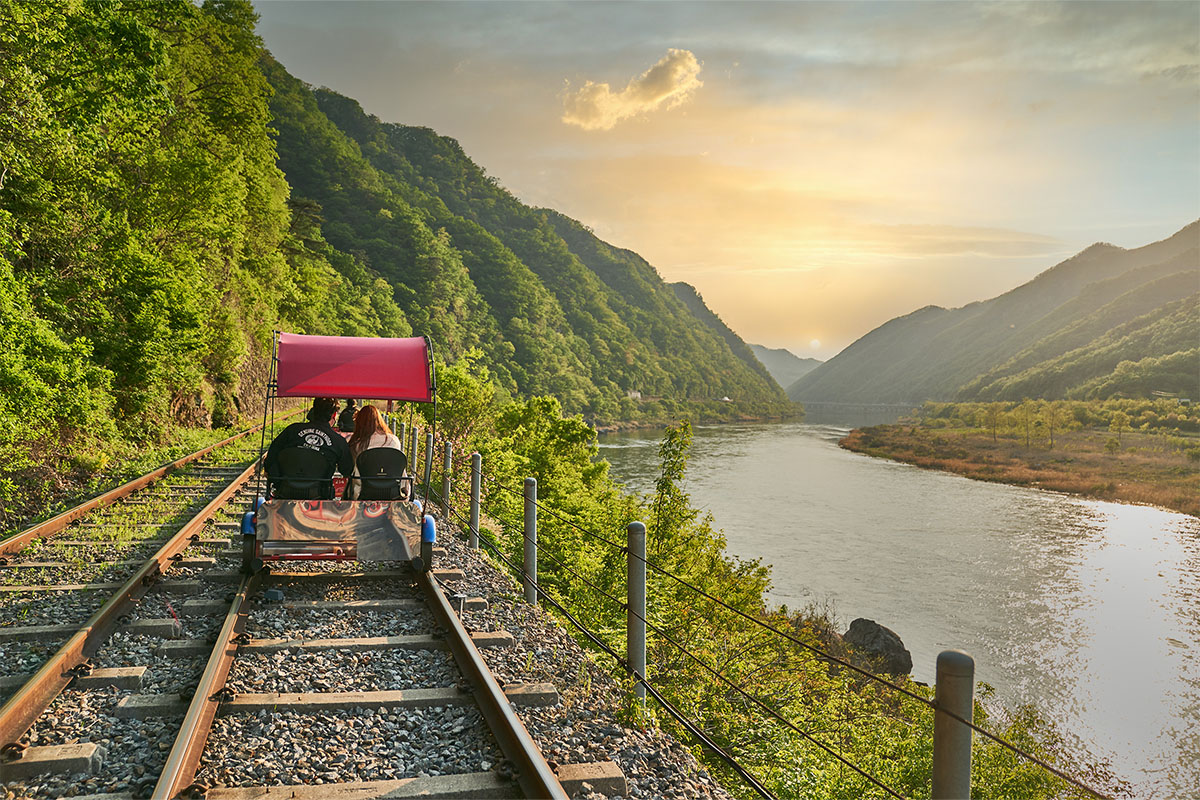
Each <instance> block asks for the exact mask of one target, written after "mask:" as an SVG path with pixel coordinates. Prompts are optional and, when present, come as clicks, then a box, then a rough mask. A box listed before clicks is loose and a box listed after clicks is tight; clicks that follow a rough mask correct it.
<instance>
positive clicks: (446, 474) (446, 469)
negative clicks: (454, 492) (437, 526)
mask: <svg viewBox="0 0 1200 800" xmlns="http://www.w3.org/2000/svg"><path fill="white" fill-rule="evenodd" d="M451 448H452V445H451V444H450V440H449V439H447V440H446V444H445V446H444V447H443V448H442V519H449V518H450V457H451V455H452V450H451Z"/></svg>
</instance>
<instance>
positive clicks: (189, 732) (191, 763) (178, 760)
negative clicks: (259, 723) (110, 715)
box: [150, 572, 265, 800]
mask: <svg viewBox="0 0 1200 800" xmlns="http://www.w3.org/2000/svg"><path fill="white" fill-rule="evenodd" d="M264 576H265V573H263V572H259V573H256V574H254V575H252V576H245V577H243V578H242V584H241V586H240V587H238V591H237V594H235V595H234V598H233V602H232V603H231V604H230V606H229V612H228V613H227V614H226V615H225V624H224V625H222V626H221V632H220V634H218V635H217V643H216V645H215V646H214V647H213V651H212V655H210V656H209V658H208V664H207V666H205V668H204V674H203V675H202V676H201V677H200V685H199V686H197V687H196V691H195V693H194V694H193V695H192V702H191V704H190V705H188V710H187V714H186V716H184V718H183V725H182V727H180V729H179V735H178V736H177V737H176V739H175V744H174V746H172V747H171V752H170V754H169V755H168V756H167V763H166V764H165V765H164V766H163V771H162V774H160V775H159V777H158V783H157V784H156V785H155V787H154V792H153V793H152V794H151V795H150V797H151V798H153V800H171V798H174V797H179V796H180V795H181V794H182V793H183V792H184V790H185V789H187V787H189V786H191V785H192V782H193V781H194V780H195V778H196V771H197V770H198V769H199V768H200V758H201V756H203V755H204V745H205V744H206V743H207V742H208V734H209V731H210V730H211V729H212V723H213V720H214V719H215V718H216V716H217V710H218V708H219V706H220V705H221V695H220V694H219V692H220V691H221V690H222V689H223V688H224V687H225V681H226V679H227V678H228V677H229V670H230V668H231V667H232V666H233V659H234V657H235V656H236V655H237V649H238V644H239V641H238V636H239V634H241V632H242V629H243V628H244V627H245V625H246V604H247V602H248V601H249V598H250V595H251V594H253V593H254V591H255V590H256V589H257V588H258V586H259V584H260V583H261V582H262V580H263V578H264Z"/></svg>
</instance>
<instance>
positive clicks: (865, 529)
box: [600, 423, 1200, 798]
mask: <svg viewBox="0 0 1200 800" xmlns="http://www.w3.org/2000/svg"><path fill="white" fill-rule="evenodd" d="M847 432H848V429H847V428H839V427H836V426H830V425H813V424H804V423H784V424H747V425H721V426H710V427H700V428H697V429H696V431H695V439H694V443H693V447H692V451H691V459H690V461H689V464H688V478H687V481H686V484H685V489H686V490H687V491H688V492H689V493H690V495H691V497H692V503H693V505H695V506H697V507H699V508H702V509H705V510H707V511H709V512H711V514H712V516H713V518H714V523H715V527H718V528H721V529H723V530H724V532H725V535H726V537H727V539H728V549H729V551H730V552H731V553H732V554H734V555H736V556H739V557H743V558H759V559H762V560H763V562H764V563H769V564H771V565H772V578H773V587H772V590H771V593H770V599H771V600H772V601H774V602H776V603H781V604H787V605H788V606H789V607H794V608H795V607H801V606H804V605H806V604H809V603H815V604H817V605H818V606H822V607H829V608H831V609H832V610H833V612H834V614H835V616H836V618H837V619H839V620H840V621H841V623H842V627H841V628H840V630H845V629H846V628H847V627H848V626H849V622H850V620H852V619H854V618H855V617H867V618H869V619H873V620H875V621H877V622H879V623H880V624H882V625H886V626H887V627H889V628H891V629H892V630H894V631H896V632H897V633H898V634H899V635H900V637H901V638H902V639H903V640H904V643H905V646H906V647H908V649H909V651H910V652H911V653H912V656H913V665H914V666H913V676H914V677H915V678H916V679H918V680H922V681H926V682H929V683H932V682H933V672H934V664H935V659H936V658H937V654H938V652H940V651H941V650H944V649H948V648H957V649H961V650H965V651H966V652H968V653H970V654H971V655H972V656H973V657H974V659H975V664H976V667H975V668H976V680H977V681H985V682H987V683H989V684H991V685H992V686H993V687H995V689H996V695H997V698H998V699H999V700H1000V701H1002V702H1003V703H1004V704H1006V705H1010V706H1011V705H1013V704H1015V703H1026V702H1030V703H1034V704H1036V705H1037V707H1038V708H1039V709H1041V710H1042V712H1043V713H1044V714H1046V715H1047V716H1049V717H1051V718H1052V719H1054V720H1055V721H1056V722H1057V723H1059V725H1060V726H1061V729H1062V730H1064V731H1065V732H1066V733H1067V735H1068V737H1069V738H1071V739H1072V740H1073V741H1076V742H1077V743H1078V744H1079V746H1081V747H1084V748H1086V750H1087V751H1088V752H1090V753H1091V754H1092V755H1093V756H1095V757H1099V758H1102V759H1108V760H1109V761H1110V762H1111V764H1112V766H1113V768H1114V771H1115V772H1116V773H1117V774H1118V775H1120V776H1121V777H1123V778H1125V779H1126V780H1128V781H1130V782H1131V783H1132V784H1133V786H1134V790H1135V792H1136V794H1137V796H1139V797H1163V798H1196V797H1200V520H1198V519H1196V518H1194V517H1189V516H1185V515H1182V514H1177V513H1174V512H1169V511H1163V510H1161V509H1156V508H1149V507H1144V506H1130V505H1120V504H1116V503H1107V502H1099V501H1092V500H1082V499H1078V498H1074V497H1070V496H1067V495H1063V494H1057V493H1053V492H1044V491H1039V490H1035V489H1024V488H1020V487H1013V486H1005V485H1002V484H992V483H984V482H981V481H973V480H970V479H967V478H962V477H958V476H955V475H949V474H946V473H940V472H934V471H930V470H922V469H918V468H916V467H911V466H907V465H904V464H897V463H894V462H890V461H886V460H883V459H876V458H871V457H868V456H863V455H859V454H856V453H851V452H849V451H846V450H843V449H841V448H839V447H838V446H837V440H838V439H839V438H841V436H844V435H845V434H846V433H847ZM660 435H661V431H635V432H632V433H629V432H626V433H618V434H607V435H603V436H601V437H600V454H601V456H602V457H603V458H605V459H607V460H608V461H609V462H610V463H611V464H612V474H613V476H614V477H615V478H616V479H617V480H619V481H621V482H622V483H625V484H626V485H627V486H629V487H630V488H631V489H634V490H636V491H641V492H649V491H652V490H653V482H654V478H655V476H656V471H657V468H658V455H657V449H658V443H659V440H660Z"/></svg>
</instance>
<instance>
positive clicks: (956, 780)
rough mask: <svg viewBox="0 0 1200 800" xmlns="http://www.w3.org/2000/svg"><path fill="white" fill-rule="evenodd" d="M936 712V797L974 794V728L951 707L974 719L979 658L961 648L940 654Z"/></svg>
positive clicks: (934, 780) (934, 752) (934, 717)
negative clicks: (963, 722)
mask: <svg viewBox="0 0 1200 800" xmlns="http://www.w3.org/2000/svg"><path fill="white" fill-rule="evenodd" d="M934 705H935V706H936V707H937V709H938V710H937V711H935V712H934V715H933V800H939V798H947V799H948V798H964V797H966V798H969V797H970V796H971V729H970V728H968V727H967V726H966V725H964V724H962V723H961V722H959V721H958V720H956V719H954V718H953V717H950V716H948V715H947V714H945V713H943V709H944V710H945V711H949V712H950V713H952V714H957V715H958V716H960V717H962V718H963V719H965V720H971V719H972V715H973V714H974V710H975V660H974V659H972V658H971V657H970V656H969V655H967V654H966V653H964V652H962V651H961V650H943V651H942V652H941V653H939V654H938V657H937V687H936V689H935V690H934Z"/></svg>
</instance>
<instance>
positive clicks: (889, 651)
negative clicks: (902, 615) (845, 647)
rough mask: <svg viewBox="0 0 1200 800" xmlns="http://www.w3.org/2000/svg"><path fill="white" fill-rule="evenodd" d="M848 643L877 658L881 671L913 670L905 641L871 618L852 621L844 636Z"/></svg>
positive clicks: (898, 673)
mask: <svg viewBox="0 0 1200 800" xmlns="http://www.w3.org/2000/svg"><path fill="white" fill-rule="evenodd" d="M842 638H843V639H844V640H845V641H846V643H847V644H849V645H851V646H853V647H854V648H855V649H856V650H858V651H859V652H861V653H864V654H866V655H867V656H869V657H871V658H872V659H874V660H875V662H876V664H878V667H879V669H880V670H881V671H883V672H886V673H888V674H890V675H907V674H909V673H910V672H912V655H911V654H910V653H909V652H908V649H907V648H905V646H904V642H902V641H900V637H899V636H897V635H896V632H895V631H893V630H892V629H890V628H885V627H883V626H882V625H880V624H879V623H878V622H876V621H874V620H871V619H863V618H861V617H860V618H859V619H856V620H854V621H853V622H851V623H850V630H848V631H846V633H845V634H844V635H843V636H842Z"/></svg>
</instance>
